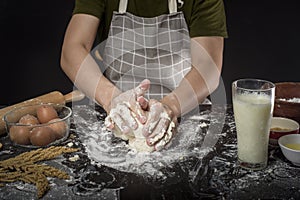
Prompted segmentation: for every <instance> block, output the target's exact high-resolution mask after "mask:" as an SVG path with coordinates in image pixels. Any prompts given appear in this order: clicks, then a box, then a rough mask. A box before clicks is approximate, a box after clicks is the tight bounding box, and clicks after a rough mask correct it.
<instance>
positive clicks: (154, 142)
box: [143, 99, 177, 150]
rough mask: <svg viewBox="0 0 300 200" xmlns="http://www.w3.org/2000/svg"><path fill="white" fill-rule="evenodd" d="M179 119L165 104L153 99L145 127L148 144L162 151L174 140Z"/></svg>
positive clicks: (150, 102)
mask: <svg viewBox="0 0 300 200" xmlns="http://www.w3.org/2000/svg"><path fill="white" fill-rule="evenodd" d="M176 125H177V117H176V116H175V115H174V113H173V111H172V110H171V109H170V108H169V107H168V106H167V105H165V104H162V103H161V102H159V101H157V100H154V99H151V100H150V101H149V102H148V120H147V122H146V123H145V125H144V127H143V135H144V136H145V137H146V138H147V144H148V145H149V146H154V147H155V149H156V150H161V149H162V148H164V146H166V145H167V144H168V143H169V142H170V140H171V139H172V137H173V135H174V132H175V127H176Z"/></svg>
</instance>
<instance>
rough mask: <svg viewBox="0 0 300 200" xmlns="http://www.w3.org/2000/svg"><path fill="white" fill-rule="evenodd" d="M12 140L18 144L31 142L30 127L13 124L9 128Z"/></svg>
mask: <svg viewBox="0 0 300 200" xmlns="http://www.w3.org/2000/svg"><path fill="white" fill-rule="evenodd" d="M9 137H10V140H11V141H13V142H14V143H16V144H23V145H28V144H30V128H29V127H26V126H12V127H11V128H10V129H9Z"/></svg>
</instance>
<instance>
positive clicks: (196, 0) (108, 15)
mask: <svg viewBox="0 0 300 200" xmlns="http://www.w3.org/2000/svg"><path fill="white" fill-rule="evenodd" d="M183 1H184V4H183V6H182V7H181V8H178V11H182V12H183V13H184V17H185V20H186V22H187V26H188V28H189V33H190V37H199V36H221V37H225V38H226V37H227V29H226V17H225V10H224V4H223V0H183ZM179 5H180V4H179V3H178V6H179ZM118 8H119V0H76V2H75V8H74V11H73V14H78V13H82V14H90V15H93V16H95V17H97V18H99V19H100V26H99V31H98V37H99V38H98V39H100V42H102V41H103V40H105V39H107V36H108V32H109V27H110V22H111V19H112V15H113V11H118ZM127 12H129V13H131V14H133V15H137V16H140V17H155V16H158V15H162V14H167V13H169V8H168V1H167V0H128V6H127Z"/></svg>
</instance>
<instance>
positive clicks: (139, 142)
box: [105, 104, 175, 152]
mask: <svg viewBox="0 0 300 200" xmlns="http://www.w3.org/2000/svg"><path fill="white" fill-rule="evenodd" d="M122 109H123V112H120V111H121V110H122ZM126 110H128V109H126ZM115 112H118V113H122V114H123V115H122V117H123V118H127V119H129V118H130V115H131V116H133V117H134V118H135V120H136V122H137V124H138V128H137V129H136V130H134V131H133V132H129V133H128V134H122V133H121V130H120V129H119V128H118V126H115V130H114V131H113V134H114V135H115V136H116V137H118V138H121V139H122V140H126V141H128V145H129V147H130V148H131V149H134V150H136V151H138V152H152V151H154V150H155V147H154V146H149V145H148V144H147V141H146V138H145V136H144V135H143V132H142V130H143V126H144V125H143V124H141V123H140V121H139V120H137V118H136V117H135V114H134V113H131V112H130V111H129V112H124V105H122V104H119V105H117V106H116V107H115V108H113V109H112V110H111V111H110V114H109V115H108V116H107V117H106V119H105V123H106V125H107V124H108V123H111V122H108V119H109V118H110V117H111V116H112V115H113V114H114V113H115ZM161 117H168V116H166V113H162V114H161ZM174 127H175V123H174V122H173V121H171V123H170V125H169V127H168V129H167V133H166V134H167V136H166V138H165V139H166V140H167V141H164V140H160V141H159V142H158V143H157V145H155V146H156V147H157V148H159V149H158V150H160V149H162V148H163V147H164V146H165V145H166V143H167V142H169V140H170V139H171V138H172V136H173V128H174Z"/></svg>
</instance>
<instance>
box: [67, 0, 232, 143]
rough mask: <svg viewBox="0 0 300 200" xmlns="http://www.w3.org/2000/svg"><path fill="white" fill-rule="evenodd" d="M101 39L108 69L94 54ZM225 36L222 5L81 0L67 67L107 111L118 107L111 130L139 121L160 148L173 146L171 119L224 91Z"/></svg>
mask: <svg viewBox="0 0 300 200" xmlns="http://www.w3.org/2000/svg"><path fill="white" fill-rule="evenodd" d="M186 36H188V38H191V39H190V40H187V37H186ZM96 37H98V39H99V41H100V42H103V41H105V42H106V44H105V50H104V52H103V54H104V55H102V57H103V58H104V65H105V71H101V70H100V69H99V67H98V65H97V62H96V61H95V60H94V59H93V57H92V56H91V55H90V52H91V50H92V47H93V45H94V42H95V39H96ZM224 37H227V31H226V20H225V11H224V5H223V1H222V0H185V1H179V2H178V3H177V1H176V0H168V1H167V0H143V1H141V0H128V1H127V0H120V1H119V0H76V4H75V9H74V14H73V16H72V19H71V21H70V23H69V25H68V28H67V31H66V35H65V39H64V44H63V48H62V56H61V66H62V69H63V70H64V71H65V73H66V74H67V75H68V76H69V78H70V79H71V80H72V81H73V82H74V84H75V85H76V86H77V87H78V88H80V89H81V90H82V91H84V92H85V93H86V95H87V96H89V97H90V98H92V99H94V100H95V101H96V102H97V103H99V104H100V105H102V106H103V108H104V109H105V110H106V112H107V113H111V110H112V109H114V112H113V115H110V120H111V122H112V123H111V125H110V128H111V129H114V128H115V127H118V128H119V129H120V131H121V132H122V133H123V134H126V133H128V132H130V131H132V130H133V131H134V130H135V129H136V128H137V126H138V123H137V121H136V120H138V121H139V122H140V123H141V124H143V126H144V129H143V135H144V136H145V137H147V138H148V140H147V141H148V144H149V145H150V146H153V145H154V146H155V147H157V148H158V146H159V145H160V146H161V144H163V145H165V144H167V143H168V142H169V141H170V138H171V136H170V135H167V131H166V130H167V129H168V127H169V126H170V124H171V121H173V122H174V123H176V120H177V117H179V116H181V115H183V114H185V113H187V112H189V111H190V110H192V109H193V108H195V107H196V106H198V105H199V103H202V102H203V101H204V100H205V98H206V97H207V96H208V95H209V94H211V93H212V92H213V91H214V90H215V89H216V88H217V87H218V83H219V78H220V74H221V69H222V60H223V43H224V41H223V40H224ZM132 41H133V42H132ZM101 53H102V52H101ZM98 57H99V55H98ZM166 58H167V59H166ZM149 63H151V65H149ZM182 63H184V64H182ZM124 66H125V67H124ZM155 74H157V76H158V78H157V77H155ZM144 79H146V80H144ZM147 79H148V80H147ZM143 80H144V81H143ZM149 80H150V81H149ZM139 82H141V83H140V84H139V85H138V86H137V83H139ZM150 84H151V87H150ZM152 88H153V91H151V89H152ZM148 90H150V91H149V95H148V97H149V98H150V100H149V101H148V100H147V99H146V98H144V95H145V93H146V92H147V91H148ZM152 94H153V95H152ZM154 94H156V96H155V95H154ZM151 95H152V96H151ZM155 97H156V98H155ZM120 105H122V106H123V107H122V108H121V109H120ZM116 107H118V109H116ZM116 110H118V112H115V111H116ZM128 111H130V113H131V114H130V115H129V116H127V117H124V113H128ZM158 144H159V145H158Z"/></svg>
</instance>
